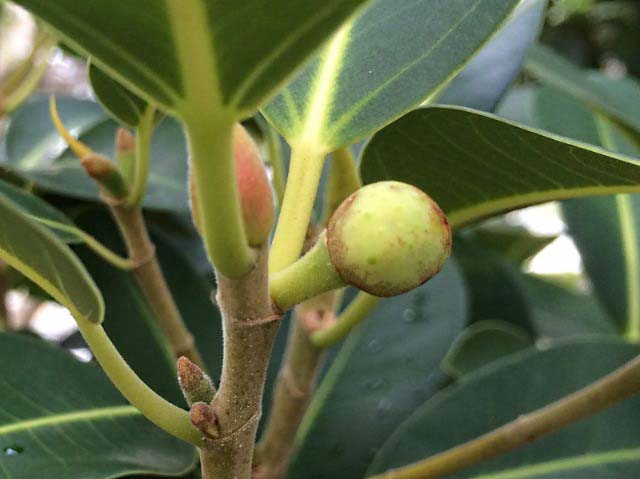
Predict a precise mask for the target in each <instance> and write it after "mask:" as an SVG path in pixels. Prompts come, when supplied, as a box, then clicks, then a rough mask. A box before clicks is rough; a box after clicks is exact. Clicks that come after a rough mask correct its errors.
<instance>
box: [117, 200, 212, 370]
mask: <svg viewBox="0 0 640 479" xmlns="http://www.w3.org/2000/svg"><path fill="white" fill-rule="evenodd" d="M111 213H112V214H113V216H114V217H115V219H116V222H117V224H118V227H119V228H120V232H121V234H122V237H123V238H124V241H125V244H126V245H127V251H128V253H129V261H130V262H131V263H132V264H133V267H132V272H133V275H134V277H135V279H136V281H137V283H138V286H139V287H140V289H141V290H142V293H143V294H144V296H145V298H146V299H147V302H148V303H149V306H150V307H151V309H152V310H153V313H154V315H155V317H156V319H157V321H158V324H159V325H160V329H162V332H163V333H164V334H165V336H166V337H167V339H168V340H169V343H170V344H171V348H172V350H173V352H174V354H175V355H176V357H180V356H187V357H188V358H189V359H190V360H191V361H193V362H194V363H196V364H198V365H200V366H201V365H202V364H203V362H202V358H201V357H200V354H199V353H198V350H197V348H196V346H195V343H194V341H193V336H192V335H191V333H189V331H188V330H187V328H186V326H185V324H184V322H183V321H182V316H181V315H180V312H179V311H178V308H177V306H176V304H175V302H174V300H173V296H172V295H171V291H169V287H168V286H167V282H166V281H165V278H164V275H163V273H162V269H161V268H160V263H158V259H157V257H156V254H155V247H154V245H153V243H151V240H150V238H149V233H148V232H147V227H146V225H145V223H144V218H143V216H142V210H141V209H140V207H137V206H127V205H125V204H119V203H114V204H112V205H111Z"/></svg>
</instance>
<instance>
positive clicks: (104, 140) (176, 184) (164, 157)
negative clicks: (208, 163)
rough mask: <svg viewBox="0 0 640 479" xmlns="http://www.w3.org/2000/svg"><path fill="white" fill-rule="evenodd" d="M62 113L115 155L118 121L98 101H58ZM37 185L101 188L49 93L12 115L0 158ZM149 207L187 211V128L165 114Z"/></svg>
mask: <svg viewBox="0 0 640 479" xmlns="http://www.w3.org/2000/svg"><path fill="white" fill-rule="evenodd" d="M57 104H58V110H59V113H60V116H61V118H62V120H63V122H64V123H65V125H66V126H67V127H68V128H69V130H70V131H71V132H72V133H74V134H76V135H78V136H79V138H80V140H81V141H83V142H84V143H86V144H87V145H88V146H89V147H91V148H92V149H93V150H94V151H96V152H98V153H101V154H103V155H106V156H107V157H110V158H113V157H114V154H115V152H114V147H115V143H114V142H115V135H116V130H117V128H118V124H117V123H116V122H115V121H113V120H111V119H109V118H108V117H107V116H106V114H105V113H104V112H103V111H102V109H101V108H100V106H99V105H97V104H96V103H94V102H91V101H86V100H76V99H71V98H62V99H59V100H58V101H57ZM0 167H4V168H6V169H8V170H10V171H12V172H14V173H16V174H18V175H20V176H22V177H23V178H25V179H27V180H29V181H33V182H34V183H35V184H36V185H37V186H39V187H41V188H43V189H46V190H48V191H52V192H55V193H58V194H63V195H68V196H73V197H76V198H83V199H91V200H98V199H99V193H98V188H97V186H96V184H95V182H94V181H93V180H91V178H89V177H88V176H87V174H86V172H85V171H84V169H83V168H82V167H81V166H80V163H79V161H78V159H77V158H76V157H75V155H73V153H71V152H70V151H69V150H68V149H66V148H65V145H64V143H63V142H62V140H61V139H60V136H59V135H58V133H57V132H56V130H55V128H54V126H53V123H52V122H51V119H50V117H49V105H48V101H47V99H45V98H42V97H40V98H36V99H34V100H32V101H31V102H29V103H27V104H26V105H25V106H23V107H22V108H21V109H20V110H18V111H17V112H16V114H15V115H14V116H13V118H12V121H11V124H10V126H9V129H8V131H7V136H6V142H5V163H3V164H0ZM143 206H145V207H147V208H153V209H160V210H170V211H176V212H186V211H188V208H189V205H188V200H187V148H186V144H185V139H184V135H183V132H182V128H181V127H180V125H179V123H178V122H177V121H176V120H174V119H172V118H165V119H164V120H163V121H162V122H161V123H160V124H159V125H158V127H157V128H156V130H155V133H154V135H153V140H152V144H151V164H150V172H149V181H148V186H147V193H146V195H145V198H144V202H143Z"/></svg>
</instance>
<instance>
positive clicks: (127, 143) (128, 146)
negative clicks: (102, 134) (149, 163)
mask: <svg viewBox="0 0 640 479" xmlns="http://www.w3.org/2000/svg"><path fill="white" fill-rule="evenodd" d="M116 161H117V162H118V165H119V166H120V171H121V172H122V176H123V177H124V179H125V181H126V182H127V183H128V184H130V183H131V181H132V180H133V176H134V172H135V166H136V138H135V136H133V135H132V134H131V133H129V131H128V130H125V129H124V128H118V131H117V133H116Z"/></svg>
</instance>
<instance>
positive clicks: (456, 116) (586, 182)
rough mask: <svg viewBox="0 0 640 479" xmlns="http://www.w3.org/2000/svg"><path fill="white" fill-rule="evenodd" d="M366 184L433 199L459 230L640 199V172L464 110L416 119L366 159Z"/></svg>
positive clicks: (379, 141)
mask: <svg viewBox="0 0 640 479" xmlns="http://www.w3.org/2000/svg"><path fill="white" fill-rule="evenodd" d="M360 167H361V172H362V178H363V180H364V181H365V183H372V182H375V181H380V180H390V179H393V180H398V181H404V182H407V183H411V184H413V185H415V186H417V187H419V188H420V189H422V190H424V191H425V192H427V193H428V194H429V195H430V196H431V197H432V198H433V199H434V200H435V201H437V202H438V204H439V205H440V207H441V208H442V209H443V210H444V211H445V213H446V214H447V216H448V218H449V222H450V224H451V225H452V227H453V228H454V229H457V228H460V227H461V226H464V225H468V224H471V223H474V222H477V221H478V220H480V219H482V218H486V217H488V216H492V215H496V214H498V213H504V212H506V211H509V210H514V209H517V208H522V207H524V206H528V205H532V204H536V203H542V202H544V201H551V200H556V199H566V198H575V197H583V196H591V195H597V194H612V193H628V192H636V191H640V165H639V164H638V163H637V162H636V161H635V160H633V159H631V158H627V157H623V156H619V155H613V154H607V152H605V151H604V150H600V149H597V148H592V147H589V146H588V145H584V144H580V143H577V142H575V141H572V140H568V139H565V138H561V137H557V136H551V135H548V134H544V133H543V132H541V131H536V130H532V129H530V128H526V127H522V126H519V125H516V124H514V123H511V122H508V121H504V120H501V119H499V118H496V117H494V116H492V115H489V114H485V113H480V112H475V111H472V110H467V109H461V108H445V107H435V108H425V109H420V110H416V111H413V112H411V113H409V114H407V115H405V116H404V117H402V118H401V119H400V120H398V121H396V122H395V123H393V124H392V125H389V126H388V127H386V128H384V129H383V130H381V131H379V132H378V133H377V134H376V135H375V136H374V137H373V139H372V140H371V141H370V142H369V144H368V145H367V146H366V148H365V150H364V152H363V159H362V163H361V165H360Z"/></svg>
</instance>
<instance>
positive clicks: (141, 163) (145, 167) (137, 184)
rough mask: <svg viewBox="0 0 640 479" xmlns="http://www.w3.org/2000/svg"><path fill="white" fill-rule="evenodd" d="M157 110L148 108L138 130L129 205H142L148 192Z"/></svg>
mask: <svg viewBox="0 0 640 479" xmlns="http://www.w3.org/2000/svg"><path fill="white" fill-rule="evenodd" d="M155 114H156V109H155V108H154V107H153V106H149V107H147V109H146V110H145V112H144V114H143V115H142V119H141V121H140V124H139V125H138V127H137V128H136V161H135V171H134V179H133V184H132V185H131V193H129V198H128V200H127V203H129V204H130V205H133V206H138V205H140V204H142V200H143V198H144V194H145V192H146V191H147V181H148V178H149V161H150V157H151V137H152V136H153V130H154V128H155V124H154V120H155Z"/></svg>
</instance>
